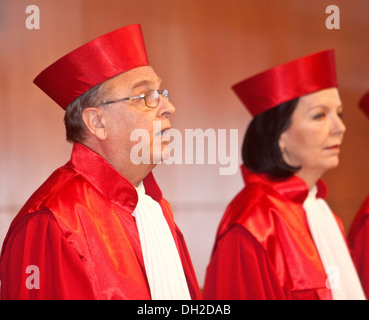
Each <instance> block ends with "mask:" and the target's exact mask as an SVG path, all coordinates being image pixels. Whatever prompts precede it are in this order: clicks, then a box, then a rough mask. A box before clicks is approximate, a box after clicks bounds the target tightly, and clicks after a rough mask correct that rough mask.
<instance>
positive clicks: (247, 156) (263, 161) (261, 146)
mask: <svg viewBox="0 0 369 320" xmlns="http://www.w3.org/2000/svg"><path fill="white" fill-rule="evenodd" d="M298 100H299V98H296V99H293V100H290V101H287V102H284V103H281V104H280V105H278V106H276V107H274V108H272V109H269V110H267V111H264V112H262V113H260V114H258V115H257V116H255V117H254V118H253V119H252V121H251V122H250V124H249V126H248V128H247V130H246V134H245V138H244V140H243V146H242V160H243V163H244V165H245V166H246V167H247V168H248V169H249V170H251V171H252V172H254V173H267V174H269V175H271V176H273V177H276V178H288V177H291V176H292V175H293V174H294V173H296V172H297V171H299V170H300V169H301V167H293V166H290V165H288V164H287V163H286V162H285V161H284V159H283V156H282V152H281V150H280V148H279V138H280V136H281V134H282V133H283V132H284V131H286V130H287V129H288V128H289V127H290V125H291V116H292V113H293V111H294V110H295V108H296V105H297V102H298Z"/></svg>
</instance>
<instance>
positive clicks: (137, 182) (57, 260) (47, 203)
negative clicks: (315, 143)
mask: <svg viewBox="0 0 369 320" xmlns="http://www.w3.org/2000/svg"><path fill="white" fill-rule="evenodd" d="M34 82H35V84H36V85H38V86H39V87H40V88H41V89H42V90H43V91H44V92H45V93H47V94H48V95H49V96H50V97H51V98H52V99H53V100H54V101H55V102H56V103H58V104H59V105H60V106H61V107H62V108H63V109H65V110H66V114H65V124H66V129H67V139H68V140H69V141H71V142H73V143H74V146H73V151H72V155H71V159H70V161H69V162H68V163H67V164H65V165H64V166H62V167H61V168H59V169H57V170H56V171H55V172H54V173H53V174H52V175H51V176H50V177H49V178H48V179H47V180H46V181H45V182H44V184H43V185H42V186H41V187H40V188H39V189H38V190H37V191H36V192H35V193H34V194H33V195H32V196H31V198H30V199H29V200H28V202H27V203H26V204H25V205H24V207H23V208H22V209H21V211H20V212H19V214H18V215H17V216H16V217H15V219H14V220H13V222H12V224H11V226H10V228H9V231H8V234H7V236H6V238H5V240H4V244H3V248H2V252H1V263H0V276H1V298H2V299H191V298H192V299H198V298H201V296H200V290H199V287H198V284H197V280H196V276H195V273H194V270H193V267H192V264H191V260H190V257H189V254H188V251H187V248H186V245H185V241H184V239H183V236H182V234H181V232H180V230H179V229H178V227H177V226H176V224H175V222H174V220H173V215H172V212H171V208H170V205H169V203H168V202H167V201H166V200H165V199H164V198H163V196H162V193H161V191H160V189H159V187H158V185H157V184H156V182H155V179H154V177H153V175H152V173H151V171H152V169H153V168H154V167H155V163H154V161H152V160H153V159H154V158H158V157H159V158H160V157H161V155H162V152H163V150H164V148H165V146H166V143H167V141H166V139H165V132H166V131H167V129H169V128H170V121H169V117H170V115H171V114H172V113H173V112H174V111H175V109H174V107H173V105H172V104H171V103H170V102H169V101H168V98H169V95H168V92H167V91H166V90H163V91H161V90H158V89H159V86H160V82H161V80H160V78H159V77H158V76H157V75H156V74H155V72H154V70H153V69H152V67H151V66H150V65H149V63H148V59H147V56H146V51H145V47H144V42H143V37H142V32H141V27H140V26H139V25H131V26H127V27H125V28H121V29H118V30H116V31H113V32H110V33H108V34H106V35H104V36H101V37H99V38H97V39H95V40H93V41H90V42H88V43H87V44H85V45H83V46H81V47H79V48H77V49H76V50H74V51H72V52H71V53H69V54H67V55H66V56H64V57H62V58H61V59H59V60H58V61H56V62H55V63H54V64H52V65H51V66H49V67H48V68H46V69H45V70H44V71H43V72H41V73H40V75H38V77H36V79H35V81H34ZM154 121H158V122H159V123H160V125H161V126H160V127H161V129H162V130H161V131H160V132H153V122H154ZM135 129H145V130H146V132H148V133H149V136H150V141H149V142H150V143H149V144H148V145H147V146H146V147H147V148H148V150H149V153H150V160H151V161H149V162H145V161H141V162H139V163H137V162H135V163H134V162H133V161H132V159H131V154H130V151H131V149H132V146H133V145H134V143H133V142H132V141H131V139H130V135H131V133H132V131H133V130H135ZM154 137H155V138H156V139H160V142H161V144H160V147H159V148H156V149H155V148H153V146H152V141H153V139H154ZM155 153H159V154H155ZM150 219H151V220H150ZM147 221H149V222H147ZM158 230H160V232H158ZM147 239H149V241H147ZM164 259H165V261H164ZM163 272H164V274H165V277H163V275H162V274H163Z"/></svg>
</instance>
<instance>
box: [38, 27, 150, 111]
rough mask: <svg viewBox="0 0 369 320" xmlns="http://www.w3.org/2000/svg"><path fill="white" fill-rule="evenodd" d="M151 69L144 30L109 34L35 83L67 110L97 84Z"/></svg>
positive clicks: (69, 56) (58, 63)
mask: <svg viewBox="0 0 369 320" xmlns="http://www.w3.org/2000/svg"><path fill="white" fill-rule="evenodd" d="M144 65H149V62H148V58H147V54H146V49H145V44H144V40H143V35H142V30H141V26H140V25H138V24H134V25H130V26H127V27H124V28H120V29H118V30H115V31H112V32H110V33H107V34H105V35H103V36H101V37H99V38H97V39H95V40H92V41H90V42H88V43H86V44H85V45H83V46H81V47H79V48H77V49H75V50H73V51H72V52H70V53H68V54H67V55H65V56H64V57H62V58H60V59H59V60H57V61H56V62H55V63H53V64H52V65H50V66H49V67H48V68H46V69H45V70H43V71H42V72H41V73H40V74H39V75H38V76H37V77H36V78H35V80H34V83H35V84H36V85H37V86H38V87H40V89H41V90H43V91H44V92H45V93H46V94H47V95H49V96H50V98H51V99H53V100H54V101H55V102H56V103H57V104H59V105H60V106H61V107H62V108H63V109H65V108H66V107H67V106H68V105H69V104H70V103H71V102H72V101H73V100H75V99H76V98H78V97H79V96H81V95H82V94H83V93H85V92H86V91H88V90H89V89H91V88H93V87H94V86H96V85H97V84H99V83H101V82H103V81H105V80H107V79H110V78H112V77H114V76H116V75H118V74H120V73H122V72H125V71H128V70H131V69H133V68H136V67H139V66H144Z"/></svg>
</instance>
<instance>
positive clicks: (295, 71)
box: [232, 50, 337, 116]
mask: <svg viewBox="0 0 369 320" xmlns="http://www.w3.org/2000/svg"><path fill="white" fill-rule="evenodd" d="M331 87H337V77H336V69H335V61H334V51H333V50H326V51H322V52H318V53H315V54H312V55H309V56H306V57H303V58H300V59H297V60H294V61H291V62H288V63H286V64H283V65H280V66H277V67H275V68H272V69H270V70H267V71H264V72H262V73H259V74H257V75H255V76H253V77H251V78H248V79H246V80H243V81H241V82H239V83H237V84H235V85H234V86H233V87H232V89H233V90H234V92H235V93H236V95H237V96H238V97H239V98H240V100H241V101H242V102H243V104H244V105H245V106H246V108H247V109H248V110H249V111H250V113H251V114H252V115H253V116H256V115H258V114H260V113H262V112H264V111H266V110H268V109H271V108H273V107H275V106H277V105H279V104H281V103H283V102H286V101H289V100H292V99H295V98H298V97H301V96H303V95H306V94H308V93H312V92H316V91H319V90H322V89H326V88H331Z"/></svg>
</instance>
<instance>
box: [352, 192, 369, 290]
mask: <svg viewBox="0 0 369 320" xmlns="http://www.w3.org/2000/svg"><path fill="white" fill-rule="evenodd" d="M348 242H349V247H350V249H351V253H352V259H353V261H354V263H355V265H356V268H357V272H358V274H359V277H360V280H361V284H362V286H363V289H364V292H365V295H366V296H367V297H369V196H368V197H367V198H366V199H365V201H364V202H363V204H362V205H361V207H360V209H359V211H358V213H357V215H356V217H355V219H354V221H353V223H352V225H351V229H350V232H349V235H348Z"/></svg>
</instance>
